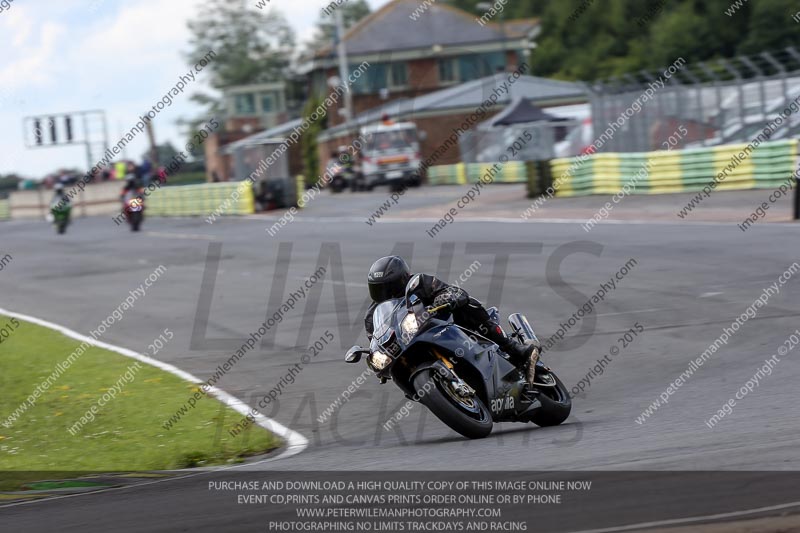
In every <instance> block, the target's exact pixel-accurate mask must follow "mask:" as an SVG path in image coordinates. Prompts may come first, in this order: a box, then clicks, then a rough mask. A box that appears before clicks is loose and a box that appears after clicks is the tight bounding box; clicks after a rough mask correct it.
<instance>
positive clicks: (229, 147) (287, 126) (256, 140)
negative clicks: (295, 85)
mask: <svg viewBox="0 0 800 533" xmlns="http://www.w3.org/2000/svg"><path fill="white" fill-rule="evenodd" d="M302 124H303V119H302V118H298V119H295V120H290V121H289V122H284V123H283V124H281V125H279V126H275V127H274V128H270V129H268V130H264V131H262V132H259V133H256V134H254V135H250V136H249V137H245V138H244V139H240V140H238V141H236V142H232V143H230V144H226V145H225V146H222V147H220V152H222V153H224V154H232V153H233V152H234V151H235V150H236V149H237V148H243V147H245V146H251V145H254V144H280V143H282V142H283V141H284V140H286V135H287V134H288V133H290V132H291V131H292V130H293V129H295V128H299V127H300V126H301V125H302Z"/></svg>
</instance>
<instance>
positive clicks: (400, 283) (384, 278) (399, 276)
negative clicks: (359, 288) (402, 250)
mask: <svg viewBox="0 0 800 533" xmlns="http://www.w3.org/2000/svg"><path fill="white" fill-rule="evenodd" d="M410 279H411V269H410V268H408V264H407V263H406V262H405V261H404V260H403V258H402V257H399V256H397V255H390V256H388V257H381V258H380V259H378V260H377V261H375V263H374V264H373V265H372V268H370V269H369V276H367V285H369V295H370V297H371V298H372V301H373V302H377V303H381V302H385V301H386V300H388V299H390V298H400V297H401V296H403V295H404V294H405V292H406V285H407V284H408V280H410Z"/></svg>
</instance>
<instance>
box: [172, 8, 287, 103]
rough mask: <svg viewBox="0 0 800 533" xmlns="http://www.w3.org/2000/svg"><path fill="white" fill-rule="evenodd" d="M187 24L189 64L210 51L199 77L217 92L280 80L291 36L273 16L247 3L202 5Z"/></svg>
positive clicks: (277, 16)
mask: <svg viewBox="0 0 800 533" xmlns="http://www.w3.org/2000/svg"><path fill="white" fill-rule="evenodd" d="M199 12H200V14H199V15H198V16H197V18H195V19H193V20H191V21H190V22H189V31H190V32H191V35H192V36H191V39H190V41H189V44H190V46H191V50H190V52H189V53H188V56H187V59H188V60H189V62H190V63H191V64H192V65H194V64H195V63H197V62H198V61H200V60H201V59H203V58H205V57H206V55H207V54H208V53H209V52H211V51H213V52H214V53H215V54H216V55H215V56H214V58H213V60H212V61H211V63H210V64H209V65H208V67H206V69H205V70H204V72H208V73H209V74H210V75H211V86H212V87H214V88H216V89H221V88H223V87H228V86H231V85H249V84H253V83H264V82H270V81H275V80H279V79H281V78H282V77H283V76H284V75H285V74H286V70H287V68H288V67H289V64H290V62H291V58H292V53H293V50H294V47H295V35H294V31H293V30H292V28H291V27H290V26H289V24H288V22H287V21H286V19H285V17H284V16H283V15H282V14H281V13H280V12H278V11H275V10H271V11H263V10H260V9H253V8H252V7H249V3H248V2H247V1H246V0H206V2H205V3H204V4H203V5H202V6H201V8H200V10H199Z"/></svg>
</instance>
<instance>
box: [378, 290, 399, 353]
mask: <svg viewBox="0 0 800 533" xmlns="http://www.w3.org/2000/svg"><path fill="white" fill-rule="evenodd" d="M403 303H404V300H403V299H402V298H395V299H393V300H386V301H385V302H383V303H382V304H380V305H379V306H378V307H376V308H375V311H373V313H372V327H373V330H372V331H373V333H372V337H373V338H374V339H375V340H376V341H378V343H379V344H383V341H384V339H388V338H389V337H391V335H392V333H393V332H394V326H395V324H396V323H398V321H399V320H400V319H402V317H399V318H398V317H397V314H398V312H400V311H402V310H405V307H403ZM403 314H405V313H403Z"/></svg>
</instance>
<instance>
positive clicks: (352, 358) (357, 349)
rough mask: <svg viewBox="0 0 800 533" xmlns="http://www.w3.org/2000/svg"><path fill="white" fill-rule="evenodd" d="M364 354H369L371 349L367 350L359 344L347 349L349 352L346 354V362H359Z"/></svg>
mask: <svg viewBox="0 0 800 533" xmlns="http://www.w3.org/2000/svg"><path fill="white" fill-rule="evenodd" d="M364 355H369V350H365V349H364V348H362V347H361V346H359V345H355V346H353V347H352V348H350V349H349V350H347V354H346V355H345V356H344V362H345V363H358V362H359V361H361V357H362V356H364Z"/></svg>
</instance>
